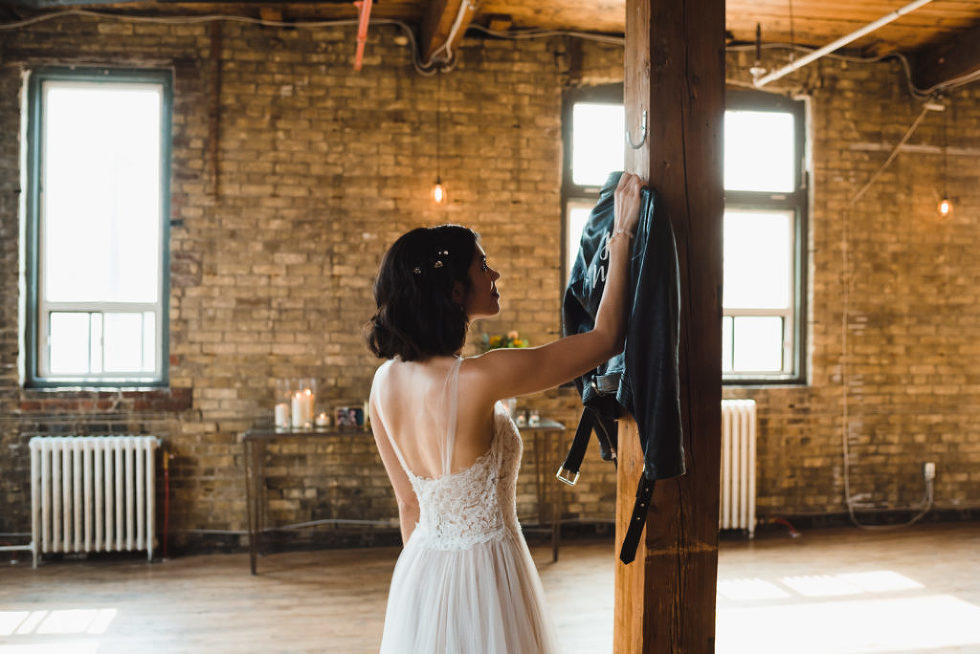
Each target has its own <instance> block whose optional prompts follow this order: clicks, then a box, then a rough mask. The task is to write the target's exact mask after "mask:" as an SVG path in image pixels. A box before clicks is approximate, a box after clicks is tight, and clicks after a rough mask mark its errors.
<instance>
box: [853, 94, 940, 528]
mask: <svg viewBox="0 0 980 654" xmlns="http://www.w3.org/2000/svg"><path fill="white" fill-rule="evenodd" d="M936 110H938V109H937V108H936V106H935V105H934V104H932V103H926V104H925V105H924V106H923V107H922V111H921V112H920V113H919V115H918V116H916V118H915V120H914V121H912V124H911V125H910V126H909V127H908V129H906V130H905V134H904V135H902V138H901V139H900V140H899V141H898V143H897V144H896V145H895V147H894V148H892V151H891V152H890V153H889V155H888V158H887V159H885V162H884V163H883V164H881V165H880V166H879V167H878V168H877V170H875V171H874V172H873V173H872V174H871V176H870V177H869V178H868V181H867V182H865V184H864V186H862V187H861V188H860V189H859V190H858V191H857V192H856V193H855V194H854V195H853V196H851V198H850V199H849V200H848V202H847V206H846V207H845V209H844V211H843V212H842V216H841V221H842V224H841V304H842V311H841V364H840V366H841V371H840V379H841V451H842V453H843V458H844V504H845V505H846V506H847V513H848V515H849V516H850V519H851V522H852V523H853V524H854V526H856V527H858V528H860V529H867V530H875V531H882V530H888V529H899V528H902V527H908V526H910V525H912V524H915V523H916V522H918V521H919V520H920V519H921V518H922V517H923V516H924V515H925V514H927V513H928V512H929V511H930V510H931V509H932V506H933V502H934V499H935V498H934V489H935V481H934V479H931V478H928V477H927V478H925V480H924V483H925V494H924V495H923V497H922V500H921V501H920V502H919V503H918V504H917V505H915V506H913V507H911V508H912V510H918V513H917V514H916V515H914V516H913V517H912V518H911V519H910V520H909V521H907V522H903V523H900V524H892V525H869V524H866V523H863V522H861V521H860V520H858V517H857V515H856V513H855V507H856V506H858V504H857V503H856V502H855V500H854V496H853V495H851V453H850V444H849V443H848V434H847V432H848V425H849V423H850V410H849V409H850V406H849V404H848V396H847V381H848V374H847V323H848V319H849V317H850V276H849V271H848V268H849V266H850V258H849V252H848V243H849V239H850V233H849V227H850V213H851V208H852V207H853V206H854V205H855V204H857V202H858V201H859V200H860V199H861V198H862V197H864V194H865V193H866V192H867V191H868V189H869V188H871V186H872V184H874V182H875V180H876V179H878V177H879V176H880V175H881V173H883V172H884V171H885V169H886V168H888V166H889V165H890V164H891V162H892V161H894V159H895V157H896V156H898V153H899V151H900V150H901V149H902V146H903V145H905V143H906V142H908V140H909V138H911V136H912V134H913V132H915V130H916V129H917V128H918V127H919V124H920V123H922V121H923V120H924V119H925V117H926V114H928V113H929V112H930V111H936ZM942 110H943V111H946V110H948V109H947V108H945V107H943V109H942ZM861 510H862V511H864V512H876V513H881V512H883V511H893V510H894V509H869V508H864V507H862V508H861Z"/></svg>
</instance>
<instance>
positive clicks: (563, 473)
mask: <svg viewBox="0 0 980 654" xmlns="http://www.w3.org/2000/svg"><path fill="white" fill-rule="evenodd" d="M555 478H556V479H558V481H560V482H562V483H563V484H568V485H569V486H574V485H575V482H577V481H578V471H577V470H576V471H572V470H569V469H568V468H566V467H565V466H561V467H560V468H558V472H557V473H555Z"/></svg>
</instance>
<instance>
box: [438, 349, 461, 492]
mask: <svg viewBox="0 0 980 654" xmlns="http://www.w3.org/2000/svg"><path fill="white" fill-rule="evenodd" d="M462 363H463V359H462V357H458V358H457V359H456V361H455V362H454V363H453V366H452V368H451V369H450V371H449V377H448V378H447V379H446V387H447V388H446V392H447V393H448V395H449V424H448V426H447V428H446V447H444V448H443V450H442V474H443V475H448V474H451V472H452V465H453V447H454V445H455V444H456V422H457V412H458V410H459V368H460V366H461V365H462Z"/></svg>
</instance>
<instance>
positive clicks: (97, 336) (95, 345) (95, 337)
mask: <svg viewBox="0 0 980 654" xmlns="http://www.w3.org/2000/svg"><path fill="white" fill-rule="evenodd" d="M89 315H90V316H91V317H92V318H91V319H92V322H91V323H90V324H91V325H92V329H91V330H90V331H91V336H90V337H89V347H90V348H91V349H90V352H91V353H92V354H91V355H90V356H89V359H90V360H91V363H90V365H91V366H92V368H91V370H90V371H89V372H102V314H101V313H92V314H89Z"/></svg>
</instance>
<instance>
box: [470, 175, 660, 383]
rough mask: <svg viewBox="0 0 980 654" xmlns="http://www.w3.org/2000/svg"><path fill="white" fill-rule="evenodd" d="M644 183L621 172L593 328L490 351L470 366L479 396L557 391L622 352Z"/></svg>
mask: <svg viewBox="0 0 980 654" xmlns="http://www.w3.org/2000/svg"><path fill="white" fill-rule="evenodd" d="M641 189H642V181H641V180H640V178H639V177H637V176H636V175H632V174H630V173H623V175H622V177H620V179H619V184H618V185H617V186H616V193H615V214H614V222H613V234H612V236H611V237H610V239H609V240H608V242H607V247H608V248H609V268H608V270H607V272H606V285H605V288H604V289H603V294H602V300H601V301H600V303H599V309H598V311H597V313H596V319H595V326H594V327H593V329H592V331H589V332H586V333H584V334H573V335H571V336H566V337H565V338H561V339H558V340H556V341H552V342H551V343H548V344H547V345H542V346H540V347H533V348H526V349H500V350H491V351H490V352H487V353H486V354H484V355H482V356H479V357H475V358H474V359H471V360H470V361H469V362H468V365H467V366H466V367H467V368H469V371H470V372H472V373H475V374H473V376H472V377H470V379H472V380H474V381H475V382H476V383H477V384H479V385H480V386H481V388H480V389H479V391H481V393H480V394H481V395H483V396H484V397H486V398H487V399H490V400H497V399H501V398H505V397H513V396H515V395H525V394H527V393H535V392H538V391H543V390H546V389H548V388H553V387H555V386H558V385H559V384H562V383H564V382H566V381H569V380H571V379H574V378H575V377H578V376H579V375H582V374H584V373H585V372H587V371H588V370H590V369H591V368H594V367H595V366H597V365H599V364H600V363H601V362H603V361H605V360H607V359H609V358H611V357H613V356H615V355H616V354H618V353H619V352H622V350H623V345H624V339H625V338H626V318H627V308H628V305H627V301H628V300H627V297H626V294H627V286H628V283H629V272H630V271H629V264H630V253H631V251H632V249H631V246H632V239H633V234H634V232H635V231H636V224H637V222H638V220H639V215H640V191H641Z"/></svg>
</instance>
